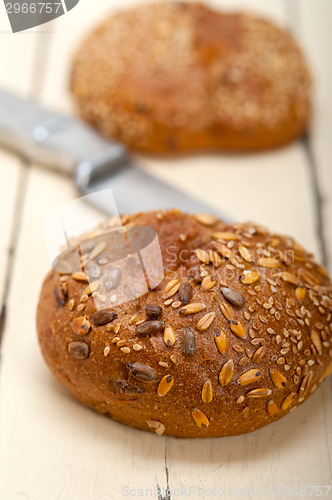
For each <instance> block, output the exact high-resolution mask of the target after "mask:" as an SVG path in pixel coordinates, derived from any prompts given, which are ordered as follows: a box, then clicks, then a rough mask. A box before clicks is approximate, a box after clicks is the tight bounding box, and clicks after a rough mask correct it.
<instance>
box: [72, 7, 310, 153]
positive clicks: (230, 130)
mask: <svg viewBox="0 0 332 500" xmlns="http://www.w3.org/2000/svg"><path fill="white" fill-rule="evenodd" d="M70 85H71V91H72V94H73V96H74V98H75V100H76V103H77V106H78V110H79V112H80V114H81V116H82V117H83V118H84V119H85V120H86V121H87V122H89V123H90V124H92V125H93V126H95V127H96V128H97V129H98V130H100V131H101V132H102V133H103V134H105V135H106V136H108V137H112V138H116V139H118V140H120V141H121V142H123V143H124V144H126V145H127V146H128V147H130V148H133V149H135V150H139V151H145V152H151V153H165V152H166V153H169V152H181V151H186V150H204V149H211V148H213V149H215V148H221V149H227V150H260V149H265V148H272V147H276V146H280V145H282V144H284V143H286V142H288V141H290V140H292V139H294V138H296V137H297V136H298V135H299V134H301V133H302V132H303V131H304V129H305V128H306V126H307V123H308V120H309V115H310V93H311V77H310V73H309V70H308V67H307V63H306V60H305V58H304V56H303V54H302V52H301V50H300V48H299V47H298V45H297V43H296V42H295V41H294V39H293V37H292V36H291V34H290V33H289V32H288V31H286V30H285V29H282V28H280V27H278V26H276V25H275V24H274V23H273V22H271V21H268V20H266V19H263V18H261V17H258V16H256V15H252V14H247V13H241V12H240V13H224V12H219V11H218V12H217V11H215V10H212V8H210V7H208V6H206V5H203V4H200V3H196V2H190V3H186V2H161V3H156V4H148V5H140V6H138V7H135V8H132V9H127V10H123V11H120V12H118V13H116V14H113V15H111V16H110V17H109V18H107V19H106V20H105V21H104V22H103V23H102V24H101V25H100V26H98V27H97V28H96V29H95V30H94V31H93V32H92V33H91V34H90V35H89V36H88V37H87V38H86V39H85V40H84V41H83V43H82V44H81V45H80V47H79V48H78V50H77V53H76V55H75V58H74V61H73V65H72V73H71V83H70Z"/></svg>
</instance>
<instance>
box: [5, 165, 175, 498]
mask: <svg viewBox="0 0 332 500" xmlns="http://www.w3.org/2000/svg"><path fill="white" fill-rule="evenodd" d="M45 187H47V189H45ZM75 196H76V192H75V190H74V187H73V185H72V183H71V182H70V181H69V180H68V179H65V178H61V177H60V176H57V175H56V174H52V173H47V172H43V171H41V170H39V169H33V170H32V172H31V175H30V178H29V184H28V187H27V194H26V204H25V210H24V218H23V222H22V232H21V236H20V241H19V246H18V250H17V260H16V266H15V272H14V276H13V283H12V292H11V294H10V298H9V314H8V320H7V325H6V334H5V337H4V342H3V347H2V349H3V350H2V358H3V359H2V368H1V377H2V392H1V406H0V420H1V422H2V425H1V429H0V441H1V443H2V447H1V467H2V473H1V476H2V478H6V480H5V481H2V483H3V484H2V490H1V486H0V498H4V499H6V500H12V499H16V498H19V495H20V492H22V493H24V494H25V495H26V496H27V498H30V499H31V500H44V499H45V498H47V499H48V500H53V499H54V500H55V499H57V498H64V499H66V500H67V499H76V498H77V500H81V499H84V498H87V499H97V498H105V499H106V498H114V499H117V498H119V496H120V494H119V493H116V492H117V491H118V492H119V491H120V490H121V488H122V487H125V486H126V484H127V483H128V484H135V487H144V488H145V487H148V486H149V487H151V488H154V487H155V486H156V484H157V481H159V482H160V483H161V484H162V483H164V481H165V478H164V442H165V438H163V437H162V438H161V439H158V437H156V436H151V435H150V434H148V433H145V432H138V431H135V430H133V429H130V428H128V427H125V426H122V425H119V424H117V423H115V422H112V421H110V420H108V419H106V418H103V417H100V416H98V415H97V414H95V413H94V412H92V411H91V410H88V409H87V408H85V407H84V406H82V405H81V404H79V403H78V402H76V401H75V400H74V399H73V398H71V397H70V396H69V395H68V394H67V392H66V391H65V390H64V389H63V388H62V387H61V386H60V385H59V384H58V383H57V382H55V381H54V380H53V377H52V376H51V375H50V374H49V372H48V369H47V367H46V366H45V364H44V361H43V360H42V357H41V353H40V350H39V346H38V342H37V336H36V330H35V311H36V305H37V299H38V295H39V290H40V286H41V283H42V280H43V278H44V276H45V274H46V272H47V270H48V269H49V267H50V262H49V260H48V256H47V252H46V247H45V242H44V234H43V223H44V219H45V218H46V216H47V215H48V214H49V213H50V212H51V211H52V210H54V209H56V208H58V207H59V206H60V205H61V204H63V203H65V202H66V201H69V200H71V199H73V198H75ZM0 483H1V482H0ZM84 495H86V496H84ZM103 495H104V497H103ZM108 495H109V496H108Z"/></svg>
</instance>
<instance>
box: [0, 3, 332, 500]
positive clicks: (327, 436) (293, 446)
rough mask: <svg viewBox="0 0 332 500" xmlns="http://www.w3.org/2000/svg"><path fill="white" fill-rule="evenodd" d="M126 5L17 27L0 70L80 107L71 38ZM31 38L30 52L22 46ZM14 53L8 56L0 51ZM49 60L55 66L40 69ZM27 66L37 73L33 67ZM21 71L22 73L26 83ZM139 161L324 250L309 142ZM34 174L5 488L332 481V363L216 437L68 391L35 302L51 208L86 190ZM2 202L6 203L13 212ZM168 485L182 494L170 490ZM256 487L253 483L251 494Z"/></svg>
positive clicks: (15, 494) (319, 17)
mask: <svg viewBox="0 0 332 500" xmlns="http://www.w3.org/2000/svg"><path fill="white" fill-rule="evenodd" d="M132 3H133V2H130V1H126V2H122V5H123V6H127V5H130V4H132ZM135 3H137V2H135ZM310 3H311V5H312V4H313V2H301V3H300V5H301V7H300V8H301V15H302V19H303V26H304V28H305V29H304V32H303V42H304V44H305V45H306V46H307V50H309V49H310V47H317V48H316V49H312V50H314V53H313V55H312V56H311V59H313V58H315V64H314V69H315V72H316V73H317V75H316V77H318V78H319V79H320V80H321V81H322V83H321V86H322V89H324V91H323V90H320V91H319V93H318V94H317V99H318V101H317V104H316V108H317V109H316V118H315V121H314V124H313V130H312V135H311V138H312V141H313V142H312V144H313V151H314V155H315V160H316V161H317V165H318V167H319V172H318V176H319V181H320V186H321V188H322V189H323V190H324V195H325V198H326V205H325V207H326V208H325V212H324V215H325V218H326V221H327V222H326V224H325V228H324V234H325V235H326V236H327V240H328V242H329V247H328V248H329V252H330V255H331V248H332V247H331V238H332V230H331V216H332V212H330V209H331V207H332V197H331V193H329V186H330V185H331V180H330V174H329V165H328V161H329V158H330V157H329V154H330V153H331V150H330V148H331V144H330V143H331V141H330V139H329V130H330V128H331V126H332V123H331V115H330V109H331V108H330V107H329V106H330V103H327V101H328V98H329V93H330V91H329V89H330V87H331V72H330V70H329V69H327V68H329V67H330V66H328V64H330V62H329V53H328V50H329V47H330V46H331V34H330V28H329V23H328V21H325V19H328V15H327V12H328V9H330V7H329V5H328V4H329V0H324V1H323V0H322V2H321V5H322V6H321V10H320V11H318V10H315V8H310V7H308V4H310ZM315 3H316V2H315ZM213 4H214V5H216V6H220V5H221V2H220V1H217V0H215V1H214V2H213ZM224 4H226V5H227V7H228V8H235V7H237V6H239V7H240V6H243V5H245V6H246V7H248V8H252V9H255V10H256V11H258V12H263V13H264V14H265V15H267V16H270V17H272V18H275V19H278V20H279V21H280V22H282V23H286V22H287V15H288V14H287V12H286V9H285V5H284V2H282V1H281V0H270V1H269V2H266V0H248V1H244V0H242V1H240V0H239V1H238V0H236V1H235V0H232V1H231V0H228V1H227V2H223V5H224ZM118 5H119V4H118V3H117V2H115V1H112V2H111V1H109V0H108V1H104V0H102V1H98V11H97V9H95V10H94V12H93V13H91V8H90V7H91V0H81V2H80V3H79V5H78V6H77V7H76V8H75V9H73V11H72V12H71V13H69V14H67V15H66V16H64V17H63V18H61V19H58V20H57V22H56V23H51V26H49V27H48V29H49V30H50V31H54V32H53V33H51V34H46V35H45V36H46V37H48V42H47V43H49V42H50V43H49V44H48V46H47V48H45V46H42V44H40V43H39V44H36V40H37V39H38V40H39V41H41V40H44V38H43V37H42V34H39V35H27V34H26V35H23V34H22V35H20V37H21V38H20V39H19V38H16V39H15V40H16V41H15V42H14V41H13V40H14V39H13V38H12V37H11V35H5V36H6V40H7V39H8V45H7V47H8V52H9V56H8V54H7V55H6V57H7V58H9V59H7V61H8V60H9V61H10V62H9V65H12V66H13V69H12V70H10V72H6V74H4V72H2V73H1V75H0V84H1V85H7V86H10V87H11V88H13V90H16V91H21V92H22V93H27V92H30V93H34V94H35V95H36V94H38V97H40V99H41V100H42V101H43V102H44V103H45V104H47V105H49V106H52V107H54V108H56V109H59V110H62V111H65V112H66V111H71V110H72V106H71V101H70V98H69V94H68V91H67V82H68V71H69V67H70V63H69V61H70V57H71V52H72V47H74V46H75V44H76V43H77V41H78V40H79V39H80V38H81V36H82V33H83V31H84V30H85V29H86V28H87V27H88V26H90V25H92V24H93V22H94V21H95V20H96V19H97V18H101V17H103V15H104V13H105V12H106V11H108V10H110V9H115V8H116V7H117V6H118ZM303 5H305V7H303ZM324 9H325V10H324ZM324 13H326V14H324ZM74 20H75V21H74ZM74 23H75V29H73V24H74ZM323 28H324V29H323ZM1 29H2V28H1ZM3 29H5V28H3ZM1 36H4V35H2V34H0V37H1ZM15 36H16V35H15ZM23 37H25V38H23ZM38 37H42V38H38ZM34 38H35V41H33V39H34ZM313 39H315V41H314V40H313ZM22 40H23V41H22ZM45 44H46V42H45ZM314 44H316V45H314ZM1 45H2V44H0V50H1ZM22 47H24V57H21V58H20V59H19V58H18V55H17V54H19V53H21V51H22V50H23V49H22ZM1 57H3V56H1ZM3 60H4V59H1V58H0V62H2V61H3ZM15 61H16V62H15ZM19 61H20V62H19ZM34 61H35V62H34ZM36 61H38V64H37V63H36ZM312 62H313V61H312ZM325 65H326V66H327V68H326V67H325ZM33 68H34V69H33ZM36 68H39V69H36ZM41 68H43V69H42V71H43V73H42V75H44V76H43V77H41V78H38V75H39V72H40V71H41ZM24 75H30V76H29V77H26V79H25V80H24ZM23 80H24V81H25V83H24V85H23V84H22V83H20V82H23ZM26 81H28V83H26ZM22 85H23V86H22ZM329 127H330V128H329ZM0 155H1V156H0V161H1V162H2V164H1V167H0V189H1V195H2V196H1V197H0V213H1V217H2V218H1V229H2V230H3V228H4V235H7V236H5V238H4V239H2V238H1V240H0V241H1V247H0V252H1V253H0V255H1V268H2V275H3V268H5V266H6V261H5V255H6V248H8V241H9V239H8V238H9V236H8V235H9V234H10V232H11V231H12V228H13V223H12V220H13V215H12V216H11V217H10V214H13V209H14V205H15V193H16V192H17V185H18V177H19V169H20V168H21V167H20V166H19V162H18V161H17V159H15V157H11V156H9V155H8V154H7V153H0ZM137 161H138V162H139V163H140V164H141V165H142V166H143V168H146V169H147V170H149V171H151V172H153V173H154V174H155V175H157V176H158V177H160V178H163V179H166V180H168V181H169V182H174V184H176V185H180V186H182V188H183V189H185V190H187V191H188V192H190V193H192V194H195V195H196V196H198V197H200V198H201V199H202V200H205V201H209V203H211V204H215V206H216V207H218V208H219V209H220V210H224V211H225V212H227V213H229V214H230V216H231V217H233V218H234V219H239V220H241V219H254V220H258V221H261V222H262V223H264V224H266V225H267V226H269V227H271V228H272V229H275V230H278V231H281V232H286V233H289V234H293V235H295V237H296V238H297V239H298V241H299V242H300V243H301V244H303V245H305V246H306V247H308V248H309V249H311V250H312V251H314V252H318V250H319V244H318V240H317V233H316V223H317V212H316V209H317V206H316V205H315V198H314V192H313V190H312V184H311V177H310V171H309V170H308V164H307V162H308V158H307V156H306V151H305V150H304V149H303V147H302V146H301V144H300V143H295V144H293V145H291V146H288V147H287V148H284V149H281V150H278V151H273V152H270V153H264V154H262V155H250V156H243V155H233V156H227V155H201V156H198V157H188V158H182V159H178V160H176V161H172V162H171V161H170V160H157V159H155V158H143V157H139V158H137ZM15 165H16V166H15ZM13 166H14V167H13ZM4 168H6V173H5V174H3V171H4ZM9 169H10V170H9ZM175 169H176V172H175ZM8 172H10V173H8ZM2 181H3V182H4V183H5V184H4V183H3V182H2ZM26 181H27V182H25V183H24V184H25V186H24V188H25V196H24V205H23V210H22V219H21V223H20V230H19V235H18V236H19V237H18V239H17V243H16V253H15V259H14V261H13V264H14V265H13V274H12V280H11V283H10V285H11V287H10V295H9V297H8V318H7V322H6V328H5V332H4V339H3V344H2V351H1V366H0V368H1V372H0V377H1V386H0V420H1V427H0V441H1V443H2V446H1V450H0V467H1V469H0V477H1V479H0V498H1V499H4V500H19V499H22V498H23V499H24V498H26V499H28V500H44V499H47V500H57V499H61V500H109V499H116V500H119V499H121V498H126V497H127V496H128V497H129V498H136V497H138V495H139V493H140V491H139V489H140V488H141V489H142V491H143V493H144V496H143V498H159V499H160V500H161V499H166V498H167V499H170V498H171V499H172V500H174V499H176V498H182V497H183V498H186V497H188V496H189V493H190V496H189V498H194V499H198V498H203V490H204V491H205V497H212V498H214V497H216V498H218V496H217V494H215V495H213V494H209V491H210V490H211V491H213V489H214V488H215V490H216V491H217V492H218V489H219V490H220V492H219V496H226V494H227V496H230V495H229V489H230V488H235V489H237V488H239V489H241V490H242V491H243V493H242V494H241V493H239V492H237V493H235V494H233V496H235V498H238V497H239V496H240V497H241V498H255V499H264V498H267V494H264V491H261V489H262V488H264V487H271V488H276V487H277V486H278V485H280V486H285V485H289V486H292V485H294V486H298V487H300V486H301V485H310V484H312V485H328V484H331V483H332V473H331V456H330V454H331V446H332V423H331V414H332V395H331V383H332V381H331V377H330V380H328V381H326V382H325V383H324V384H323V387H321V388H320V389H319V390H318V391H317V392H316V393H315V394H314V395H313V396H312V397H311V398H310V399H309V400H308V401H307V402H306V403H305V404H304V405H302V406H301V407H300V408H299V409H297V410H295V411H294V412H292V413H291V414H290V415H289V416H287V417H286V418H285V419H282V420H280V421H279V422H277V423H275V424H273V425H271V426H268V427H266V428H264V429H261V430H259V431H256V432H255V433H252V434H249V435H245V436H238V437H232V438H223V439H214V440H206V441H194V440H189V441H178V440H176V439H174V438H166V437H158V436H155V435H152V434H148V433H145V432H142V431H137V430H134V429H131V428H128V427H125V426H123V425H121V424H118V423H115V422H112V421H111V420H108V419H106V418H104V417H101V416H99V415H97V414H95V413H93V412H92V411H90V410H89V409H87V408H85V407H84V406H82V405H80V404H79V403H78V402H77V401H75V400H74V399H73V398H72V397H71V396H70V395H69V394H67V392H66V391H65V390H64V389H63V388H62V387H61V386H60V385H59V384H58V383H57V382H56V381H54V380H53V378H52V377H51V375H50V374H49V372H48V370H47V368H46V366H45V365H44V362H43V360H42V357H41V354H40V352H39V347H38V344H37V336H36V332H35V308H36V303H37V300H38V293H39V288H40V284H41V281H42V279H43V277H44V275H45V273H46V271H47V270H48V268H49V265H50V263H49V259H48V255H47V251H46V247H45V242H44V235H43V229H42V228H43V222H44V219H45V217H46V216H47V215H48V214H49V213H50V212H51V211H52V210H53V209H55V208H56V207H58V206H60V205H61V204H62V203H65V202H66V201H68V200H70V199H73V198H74V197H75V196H76V191H75V189H74V186H73V185H72V183H71V181H70V179H67V178H64V177H61V176H57V175H56V174H54V173H50V172H46V171H43V170H41V169H39V168H37V167H34V166H32V167H31V168H30V170H29V173H28V176H27V179H26ZM10 186H12V187H11V188H9V187H10ZM138 208H139V207H138ZM4 213H5V214H8V217H6V220H5V219H4V218H3V214H4ZM328 221H330V222H329V224H328ZM3 241H4V243H3ZM4 252H5V253H4ZM331 257H332V255H331ZM2 275H1V274H0V278H1V276H2ZM0 284H1V279H0ZM158 485H159V486H160V488H161V490H160V491H159V492H158V489H157V488H158ZM167 486H169V488H170V490H171V494H170V495H169V494H168V493H167V492H165V491H164V489H165V488H166V487H167ZM189 488H191V489H189ZM198 488H201V489H202V490H201V491H199V490H198ZM130 489H131V490H132V491H131V492H130ZM146 490H148V491H146ZM150 490H151V492H150ZM245 490H247V491H248V492H250V491H253V492H254V493H253V494H249V493H248V494H247V495H246V494H245V493H244V491H245ZM274 491H275V490H274ZM222 492H223V493H222ZM130 493H131V494H130ZM141 497H142V496H141ZM268 498H276V494H275V493H273V492H272V490H271V492H270V495H269V497H268Z"/></svg>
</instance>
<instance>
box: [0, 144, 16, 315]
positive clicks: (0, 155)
mask: <svg viewBox="0 0 332 500" xmlns="http://www.w3.org/2000/svg"><path fill="white" fill-rule="evenodd" d="M0 163H1V167H0V186H5V189H3V188H2V189H1V195H0V231H1V238H0V310H1V307H2V301H3V300H4V295H5V286H6V276H7V268H8V265H9V252H10V244H11V240H12V236H14V235H13V231H14V228H13V223H14V209H15V205H16V201H17V188H18V185H19V176H20V165H19V162H18V161H17V159H16V158H13V157H12V155H10V154H8V153H5V152H3V151H0Z"/></svg>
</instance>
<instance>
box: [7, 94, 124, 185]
mask: <svg viewBox="0 0 332 500" xmlns="http://www.w3.org/2000/svg"><path fill="white" fill-rule="evenodd" d="M0 144H2V145H4V146H6V147H9V148H10V149H11V150H13V151H15V152H17V153H19V154H20V155H21V156H23V157H25V158H26V159H28V160H30V161H33V162H35V163H37V164H41V165H47V166H51V167H53V168H55V169H57V170H59V171H61V172H63V173H66V174H75V179H76V182H77V184H78V187H79V188H80V189H81V190H83V191H84V190H85V188H86V187H87V184H88V183H89V182H91V179H92V178H95V177H96V176H98V175H99V174H103V173H105V172H110V171H111V170H112V169H114V168H118V167H119V166H120V165H121V164H122V163H124V162H127V161H128V156H129V155H128V152H127V150H126V149H125V147H124V146H123V145H122V144H120V143H118V142H115V141H108V140H106V139H104V138H103V137H102V136H100V135H99V134H97V133H96V132H95V131H94V130H93V129H92V128H91V127H89V126H88V125H86V124H85V123H83V122H81V121H80V120H77V119H75V118H72V117H68V116H62V115H59V114H56V113H54V112H52V111H48V110H46V109H44V108H42V107H41V106H39V105H37V104H36V103H35V102H34V101H33V100H31V99H24V98H21V97H18V96H16V95H13V94H11V93H9V92H7V91H4V90H2V89H0Z"/></svg>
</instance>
